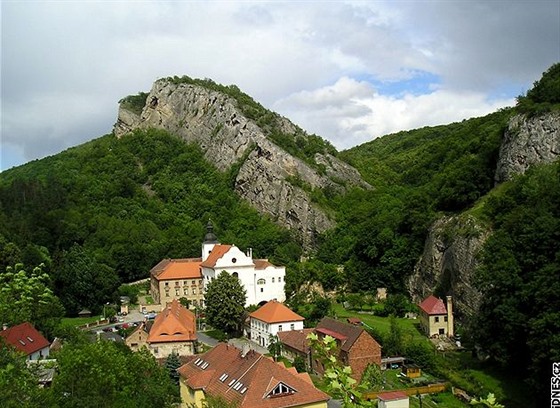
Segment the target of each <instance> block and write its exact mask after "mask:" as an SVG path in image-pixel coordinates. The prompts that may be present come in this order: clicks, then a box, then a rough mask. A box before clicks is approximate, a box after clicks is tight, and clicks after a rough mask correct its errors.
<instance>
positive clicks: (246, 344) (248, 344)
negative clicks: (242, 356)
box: [228, 338, 268, 354]
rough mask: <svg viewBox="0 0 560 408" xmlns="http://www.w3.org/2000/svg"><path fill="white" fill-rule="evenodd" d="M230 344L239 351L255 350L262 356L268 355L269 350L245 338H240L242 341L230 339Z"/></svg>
mask: <svg viewBox="0 0 560 408" xmlns="http://www.w3.org/2000/svg"><path fill="white" fill-rule="evenodd" d="M228 343H229V344H232V345H234V346H235V347H237V348H238V349H241V350H243V349H249V350H255V351H257V352H259V353H261V354H268V350H267V349H265V348H264V347H261V346H259V345H258V344H257V343H255V342H252V341H250V340H248V339H245V338H240V339H230V340H229V341H228Z"/></svg>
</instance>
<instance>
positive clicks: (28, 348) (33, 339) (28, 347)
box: [0, 322, 50, 360]
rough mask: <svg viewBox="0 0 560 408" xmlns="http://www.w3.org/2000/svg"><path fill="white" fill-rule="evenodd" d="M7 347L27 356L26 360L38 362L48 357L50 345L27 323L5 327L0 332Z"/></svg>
mask: <svg viewBox="0 0 560 408" xmlns="http://www.w3.org/2000/svg"><path fill="white" fill-rule="evenodd" d="M0 337H2V338H3V339H4V341H5V342H6V344H7V345H9V346H12V347H14V348H15V349H16V350H18V351H20V352H22V353H23V354H25V355H26V356H27V359H28V360H39V359H44V358H47V357H48V356H49V350H50V343H49V341H48V340H47V339H45V338H44V337H43V335H42V334H41V333H39V332H38V331H37V329H35V327H33V325H32V324H31V323H29V322H25V323H21V324H18V325H17V326H12V327H7V328H5V329H4V330H2V331H0Z"/></svg>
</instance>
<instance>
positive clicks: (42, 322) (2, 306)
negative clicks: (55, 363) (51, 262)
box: [0, 264, 64, 338]
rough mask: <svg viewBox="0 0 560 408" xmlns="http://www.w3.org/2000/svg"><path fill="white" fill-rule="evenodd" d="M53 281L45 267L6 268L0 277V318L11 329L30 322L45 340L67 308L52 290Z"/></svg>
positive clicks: (50, 335) (50, 334) (21, 266)
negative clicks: (45, 271)
mask: <svg viewBox="0 0 560 408" xmlns="http://www.w3.org/2000/svg"><path fill="white" fill-rule="evenodd" d="M49 284H50V278H49V276H48V275H47V274H46V273H43V271H42V266H38V267H36V268H34V269H33V271H32V272H31V273H28V272H26V271H25V269H24V267H23V264H17V265H15V267H11V266H9V267H7V268H6V273H4V274H1V275H0V316H2V319H3V321H2V323H6V324H8V325H9V326H13V325H17V324H20V323H23V322H30V323H31V324H33V325H34V326H35V328H36V329H37V330H39V331H41V332H42V333H43V334H44V335H45V336H47V337H49V338H50V337H52V334H53V331H54V330H55V328H56V327H57V326H58V324H59V323H60V319H61V317H62V316H64V307H63V306H62V304H61V303H60V300H59V299H58V298H57V297H56V296H55V295H54V294H53V292H52V290H51V289H50V288H49Z"/></svg>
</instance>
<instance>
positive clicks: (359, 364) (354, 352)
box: [347, 330, 381, 381]
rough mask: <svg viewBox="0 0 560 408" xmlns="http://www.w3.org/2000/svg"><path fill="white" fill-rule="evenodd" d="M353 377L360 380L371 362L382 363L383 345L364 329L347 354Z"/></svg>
mask: <svg viewBox="0 0 560 408" xmlns="http://www.w3.org/2000/svg"><path fill="white" fill-rule="evenodd" d="M347 359H348V365H349V366H350V367H351V368H352V378H354V379H356V380H357V381H360V380H361V379H362V375H363V373H364V371H365V369H366V368H367V366H368V365H369V364H377V365H378V366H380V365H381V346H380V345H379V344H378V343H377V342H376V341H375V340H374V339H373V338H372V337H371V336H370V335H369V334H368V333H367V332H366V331H365V330H364V331H363V332H362V334H360V337H358V339H357V340H356V341H355V342H354V344H353V345H352V348H350V351H349V353H348V355H347Z"/></svg>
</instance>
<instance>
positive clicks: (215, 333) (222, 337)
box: [204, 329, 228, 341]
mask: <svg viewBox="0 0 560 408" xmlns="http://www.w3.org/2000/svg"><path fill="white" fill-rule="evenodd" d="M204 334H206V335H207V336H210V337H212V338H213V339H216V340H218V341H227V339H228V336H227V334H225V333H224V332H223V331H221V330H219V329H213V330H207V331H205V332H204Z"/></svg>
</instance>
